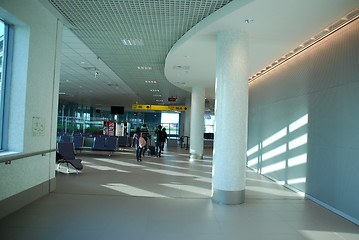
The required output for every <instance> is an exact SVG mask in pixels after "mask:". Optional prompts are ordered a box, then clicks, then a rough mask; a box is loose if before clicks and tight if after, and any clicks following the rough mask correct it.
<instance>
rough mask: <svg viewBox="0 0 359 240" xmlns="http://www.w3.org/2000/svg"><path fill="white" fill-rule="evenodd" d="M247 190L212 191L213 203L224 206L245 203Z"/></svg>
mask: <svg viewBox="0 0 359 240" xmlns="http://www.w3.org/2000/svg"><path fill="white" fill-rule="evenodd" d="M244 199H245V190H241V191H224V190H219V189H213V190H212V201H213V202H215V203H218V204H224V205H237V204H241V203H244Z"/></svg>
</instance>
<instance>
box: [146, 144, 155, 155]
mask: <svg viewBox="0 0 359 240" xmlns="http://www.w3.org/2000/svg"><path fill="white" fill-rule="evenodd" d="M148 155H151V156H155V155H156V152H155V146H149V147H148Z"/></svg>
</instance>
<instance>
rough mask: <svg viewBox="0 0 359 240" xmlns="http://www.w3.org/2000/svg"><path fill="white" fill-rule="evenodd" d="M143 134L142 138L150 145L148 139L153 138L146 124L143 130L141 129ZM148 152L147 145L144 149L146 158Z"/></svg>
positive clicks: (143, 154) (143, 152) (143, 153)
mask: <svg viewBox="0 0 359 240" xmlns="http://www.w3.org/2000/svg"><path fill="white" fill-rule="evenodd" d="M141 134H142V137H143V138H144V139H145V141H146V142H147V143H148V139H149V138H150V137H151V136H150V132H149V131H148V128H147V125H146V124H143V125H142V128H141ZM146 151H147V144H146V145H145V146H144V147H143V148H142V152H141V153H142V156H143V157H144V156H145V153H146Z"/></svg>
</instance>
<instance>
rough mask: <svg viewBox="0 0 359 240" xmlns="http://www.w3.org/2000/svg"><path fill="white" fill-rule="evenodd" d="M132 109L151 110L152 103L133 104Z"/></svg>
mask: <svg viewBox="0 0 359 240" xmlns="http://www.w3.org/2000/svg"><path fill="white" fill-rule="evenodd" d="M132 109H141V110H150V109H151V105H140V104H132Z"/></svg>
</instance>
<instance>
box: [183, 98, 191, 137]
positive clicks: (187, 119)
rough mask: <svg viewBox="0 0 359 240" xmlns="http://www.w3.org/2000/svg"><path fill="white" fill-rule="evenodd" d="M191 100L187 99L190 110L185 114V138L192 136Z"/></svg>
mask: <svg viewBox="0 0 359 240" xmlns="http://www.w3.org/2000/svg"><path fill="white" fill-rule="evenodd" d="M190 106H191V99H189V98H187V99H186V107H187V108H188V109H189V110H187V111H186V112H185V116H184V131H183V136H189V135H190V129H191V128H190V126H191V122H190V120H191V108H190Z"/></svg>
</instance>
